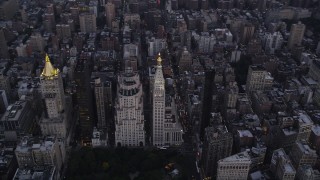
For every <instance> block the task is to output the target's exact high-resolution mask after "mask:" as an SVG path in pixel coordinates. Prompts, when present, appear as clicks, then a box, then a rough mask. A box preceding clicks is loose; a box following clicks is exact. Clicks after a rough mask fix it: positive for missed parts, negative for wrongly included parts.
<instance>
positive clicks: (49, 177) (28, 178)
mask: <svg viewBox="0 0 320 180" xmlns="http://www.w3.org/2000/svg"><path fill="white" fill-rule="evenodd" d="M55 171H56V169H55V167H54V166H49V167H40V168H34V169H20V168H18V169H17V171H16V173H15V175H14V177H13V180H41V179H45V180H53V179H54V177H55V176H56V172H55Z"/></svg>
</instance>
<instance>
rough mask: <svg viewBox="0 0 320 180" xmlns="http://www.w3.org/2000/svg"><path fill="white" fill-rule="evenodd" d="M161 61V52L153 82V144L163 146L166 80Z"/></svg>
mask: <svg viewBox="0 0 320 180" xmlns="http://www.w3.org/2000/svg"><path fill="white" fill-rule="evenodd" d="M161 62H162V59H161V57H160V54H159V57H158V59H157V67H156V73H155V76H154V83H153V112H152V117H153V118H152V119H153V122H152V144H153V145H154V146H162V145H163V143H164V142H163V132H164V115H165V114H164V113H165V88H164V85H165V81H164V78H163V73H162V65H161Z"/></svg>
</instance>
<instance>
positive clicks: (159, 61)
mask: <svg viewBox="0 0 320 180" xmlns="http://www.w3.org/2000/svg"><path fill="white" fill-rule="evenodd" d="M161 63H162V59H161V54H160V53H159V54H158V59H157V65H158V66H161Z"/></svg>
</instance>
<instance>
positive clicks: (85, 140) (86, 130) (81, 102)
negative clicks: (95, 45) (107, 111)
mask: <svg viewBox="0 0 320 180" xmlns="http://www.w3.org/2000/svg"><path fill="white" fill-rule="evenodd" d="M90 58H91V54H90V53H87V52H83V53H81V55H80V57H79V59H78V61H77V65H76V67H75V74H74V76H75V77H74V79H75V81H76V85H77V86H76V92H77V93H76V101H75V102H76V104H77V105H78V107H79V125H80V136H81V144H82V145H83V146H89V145H90V144H91V136H92V130H93V121H94V118H93V117H94V116H93V114H94V112H93V106H94V105H93V104H94V102H93V92H92V90H91V87H90V81H91V72H92V70H91V69H92V64H91V62H92V61H91V59H90Z"/></svg>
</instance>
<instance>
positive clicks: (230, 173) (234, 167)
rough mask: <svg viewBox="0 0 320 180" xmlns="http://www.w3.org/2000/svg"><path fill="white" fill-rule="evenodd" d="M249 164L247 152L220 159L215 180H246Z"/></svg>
mask: <svg viewBox="0 0 320 180" xmlns="http://www.w3.org/2000/svg"><path fill="white" fill-rule="evenodd" d="M250 164H251V160H250V156H249V154H248V152H247V151H244V152H241V153H238V154H235V155H232V156H229V157H226V158H224V159H221V160H219V161H218V170H217V180H225V179H247V178H248V174H249V170H250Z"/></svg>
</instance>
